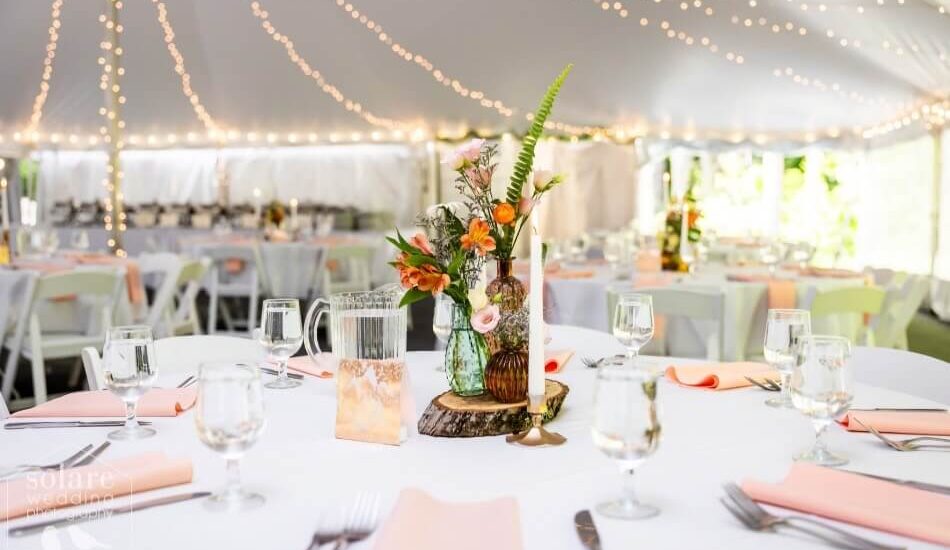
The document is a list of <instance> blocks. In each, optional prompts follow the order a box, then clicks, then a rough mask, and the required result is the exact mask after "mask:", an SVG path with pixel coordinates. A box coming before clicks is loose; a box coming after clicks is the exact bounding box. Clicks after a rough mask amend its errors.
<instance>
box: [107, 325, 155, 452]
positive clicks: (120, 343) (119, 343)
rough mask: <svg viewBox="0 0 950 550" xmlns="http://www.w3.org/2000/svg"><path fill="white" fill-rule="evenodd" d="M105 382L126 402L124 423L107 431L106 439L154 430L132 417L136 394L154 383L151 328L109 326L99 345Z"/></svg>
mask: <svg viewBox="0 0 950 550" xmlns="http://www.w3.org/2000/svg"><path fill="white" fill-rule="evenodd" d="M102 364H103V374H104V377H105V385H106V387H107V388H109V389H110V390H112V392H113V393H115V394H116V395H118V396H119V399H121V400H122V401H123V402H124V403H125V426H124V427H123V428H122V429H119V430H116V431H114V432H110V433H109V439H115V440H125V439H142V438H146V437H152V436H153V435H155V430H154V429H152V428H147V427H145V426H140V425H139V423H138V421H136V419H135V408H136V405H138V401H139V398H140V397H142V396H143V395H145V392H147V391H148V390H149V388H151V387H152V385H153V384H155V379H156V378H157V377H158V364H157V360H156V357H155V348H154V345H153V342H152V329H151V328H149V327H147V326H144V325H141V326H139V325H133V326H120V327H112V328H110V329H109V331H108V332H107V333H106V342H105V346H103V348H102Z"/></svg>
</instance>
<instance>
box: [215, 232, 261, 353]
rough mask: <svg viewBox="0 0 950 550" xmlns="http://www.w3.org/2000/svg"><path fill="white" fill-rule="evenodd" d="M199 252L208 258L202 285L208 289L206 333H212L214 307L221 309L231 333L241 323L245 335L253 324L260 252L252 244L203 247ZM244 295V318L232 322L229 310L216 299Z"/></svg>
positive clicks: (258, 279)
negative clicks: (206, 272) (245, 299)
mask: <svg viewBox="0 0 950 550" xmlns="http://www.w3.org/2000/svg"><path fill="white" fill-rule="evenodd" d="M201 254H202V255H203V256H206V257H208V258H210V259H211V268H210V270H209V271H208V277H207V283H206V285H205V288H207V290H208V297H209V303H208V334H215V333H216V332H218V331H217V325H218V309H219V308H220V309H221V313H222V314H223V315H222V316H223V318H224V322H225V325H227V327H228V331H229V332H231V333H233V332H235V327H238V326H241V327H242V328H243V329H244V331H243V332H246V333H247V334H248V335H250V333H251V331H252V330H254V327H255V326H256V325H257V301H258V296H259V295H260V289H261V282H260V277H259V276H258V273H259V271H258V267H259V266H260V264H261V262H260V255H259V254H258V251H257V247H255V246H234V245H221V246H215V247H205V248H202V249H201ZM222 297H228V298H247V299H248V306H247V319H246V320H244V321H242V322H235V321H236V320H235V319H233V318H232V317H231V314H230V310H228V308H227V305H226V304H225V303H224V302H219V300H220V298H222Z"/></svg>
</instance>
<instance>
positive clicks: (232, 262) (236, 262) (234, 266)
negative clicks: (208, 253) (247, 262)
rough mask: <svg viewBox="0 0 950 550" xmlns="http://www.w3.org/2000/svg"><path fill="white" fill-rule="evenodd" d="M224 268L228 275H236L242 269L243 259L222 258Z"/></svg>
mask: <svg viewBox="0 0 950 550" xmlns="http://www.w3.org/2000/svg"><path fill="white" fill-rule="evenodd" d="M224 270H225V271H226V272H227V273H228V275H237V274H238V273H240V272H242V271H244V260H243V259H241V258H228V259H227V260H224Z"/></svg>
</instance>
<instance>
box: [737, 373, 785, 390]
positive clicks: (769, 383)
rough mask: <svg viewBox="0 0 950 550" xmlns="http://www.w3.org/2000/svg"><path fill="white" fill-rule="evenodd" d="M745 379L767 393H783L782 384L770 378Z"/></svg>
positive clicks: (748, 377) (747, 377) (749, 377)
mask: <svg viewBox="0 0 950 550" xmlns="http://www.w3.org/2000/svg"><path fill="white" fill-rule="evenodd" d="M745 379H746V380H748V381H749V382H751V383H752V384H755V385H756V386H758V387H760V388H762V389H763V390H765V391H782V386H781V384H779V383H778V382H776V381H775V380H771V379H769V378H763V379H762V380H756V379H755V378H752V377H751V376H746V377H745Z"/></svg>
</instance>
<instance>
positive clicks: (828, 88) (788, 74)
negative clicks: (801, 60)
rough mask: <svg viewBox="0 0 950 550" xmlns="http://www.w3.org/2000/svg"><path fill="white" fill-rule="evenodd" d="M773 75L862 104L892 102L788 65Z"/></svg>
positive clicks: (875, 104)
mask: <svg viewBox="0 0 950 550" xmlns="http://www.w3.org/2000/svg"><path fill="white" fill-rule="evenodd" d="M772 75H773V76H776V77H779V78H785V79H790V80H791V81H792V82H794V83H795V84H798V85H799V86H805V87H810V88H814V89H816V90H820V91H823V92H831V93H834V94H837V95H838V96H840V97H843V98H845V99H849V100H851V101H855V102H857V103H860V104H861V105H871V106H875V107H883V106H891V102H889V101H887V100H885V99H881V98H877V99H870V98H868V97H865V96H864V95H862V94H860V93H858V92H855V91H846V90H845V89H844V88H842V87H841V85H840V84H838V83H837V82H833V83H830V84H829V83H827V82H825V81H823V80H821V79H819V78H809V77H807V76H804V75H802V74H799V73H797V72H796V71H795V70H794V69H792V68H791V67H786V68H784V69H780V68H776V69H774V70H773V71H772ZM901 107H902V105H899V106H898V107H897V108H901Z"/></svg>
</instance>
